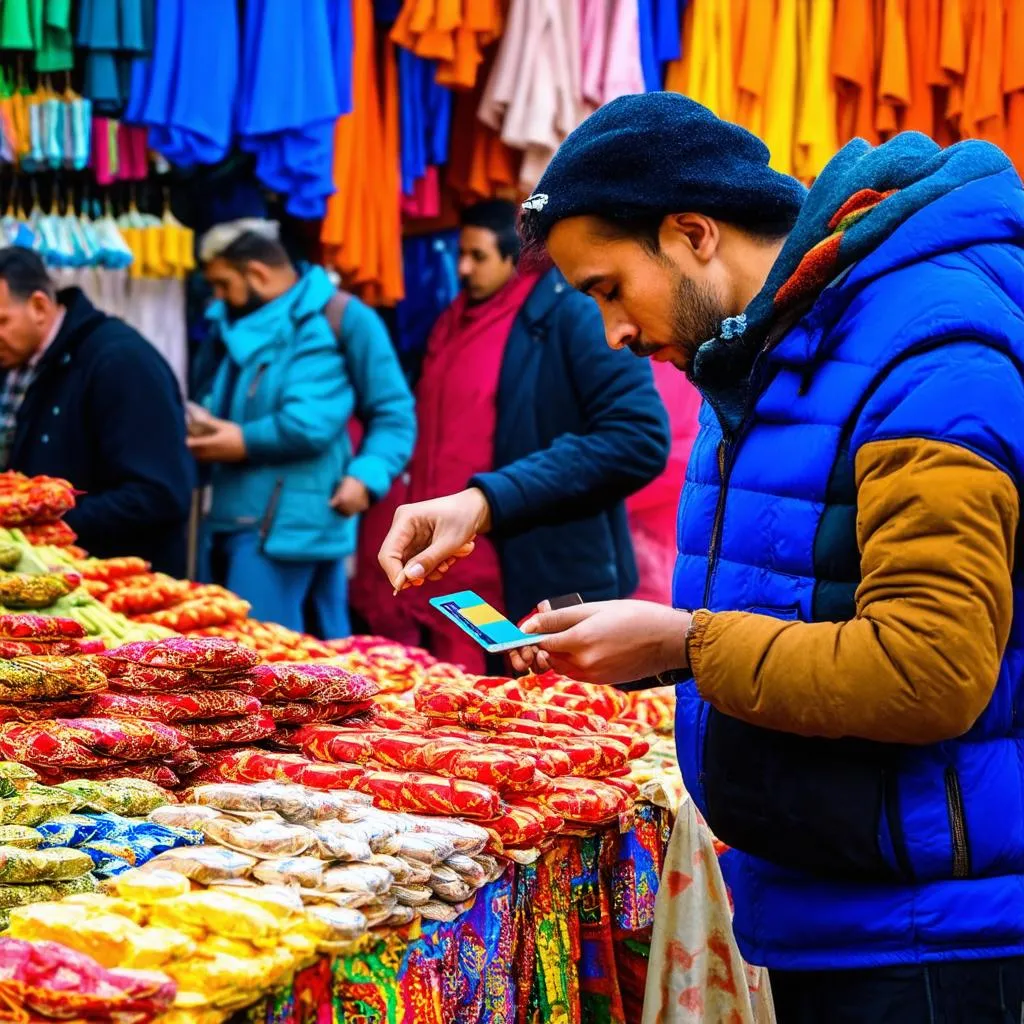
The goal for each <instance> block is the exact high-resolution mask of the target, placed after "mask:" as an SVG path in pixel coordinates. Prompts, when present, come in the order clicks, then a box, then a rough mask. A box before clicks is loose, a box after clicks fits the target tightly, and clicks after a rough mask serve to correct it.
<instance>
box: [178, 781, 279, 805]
mask: <svg viewBox="0 0 1024 1024" xmlns="http://www.w3.org/2000/svg"><path fill="white" fill-rule="evenodd" d="M192 800H193V801H194V802H195V803H197V804H202V805H204V806H209V807H216V808H217V809H218V810H221V811H262V810H263V801H262V800H261V799H260V794H259V791H258V790H257V789H256V787H255V786H245V785H239V784H235V783H223V784H220V785H211V786H196V787H195V789H193V790H192Z"/></svg>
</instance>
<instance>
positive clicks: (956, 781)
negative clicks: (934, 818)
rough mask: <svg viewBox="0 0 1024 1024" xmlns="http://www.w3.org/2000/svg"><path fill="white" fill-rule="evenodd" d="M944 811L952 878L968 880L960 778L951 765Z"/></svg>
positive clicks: (968, 861)
mask: <svg viewBox="0 0 1024 1024" xmlns="http://www.w3.org/2000/svg"><path fill="white" fill-rule="evenodd" d="M946 809H947V810H948V812H949V830H950V833H951V835H952V839H953V877H954V878H970V877H971V852H970V849H969V848H968V845H967V821H966V819H965V818H964V797H963V793H962V792H961V790H960V776H959V775H957V772H956V769H955V768H954V767H953V766H952V765H950V767H948V768H947V769H946Z"/></svg>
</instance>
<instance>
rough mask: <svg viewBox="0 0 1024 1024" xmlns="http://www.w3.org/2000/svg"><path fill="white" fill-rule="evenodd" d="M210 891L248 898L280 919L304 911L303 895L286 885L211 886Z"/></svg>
mask: <svg viewBox="0 0 1024 1024" xmlns="http://www.w3.org/2000/svg"><path fill="white" fill-rule="evenodd" d="M208 891H209V892H223V893H226V894H227V895H228V896H230V897H232V898H233V899H242V900H247V901H248V902H250V903H253V904H255V905H256V906H257V907H261V908H262V909H263V910H265V911H267V913H268V914H273V915H274V917H276V918H277V919H278V920H279V921H287V920H288V919H289V918H291V917H293V916H294V915H296V914H301V913H302V897H301V896H300V895H299V892H298V890H297V889H293V888H290V887H289V886H286V885H253V886H248V885H246V886H241V885H239V886H234V885H233V886H218V885H215V886H211V887H210V889H209V890H208Z"/></svg>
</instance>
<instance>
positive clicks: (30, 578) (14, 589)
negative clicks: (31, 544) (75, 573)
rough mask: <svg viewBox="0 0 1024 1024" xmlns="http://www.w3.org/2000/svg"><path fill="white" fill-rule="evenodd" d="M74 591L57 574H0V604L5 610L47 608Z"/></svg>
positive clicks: (69, 583) (64, 577) (64, 579)
mask: <svg viewBox="0 0 1024 1024" xmlns="http://www.w3.org/2000/svg"><path fill="white" fill-rule="evenodd" d="M74 589H75V588H74V587H73V586H72V585H71V582H70V581H69V580H68V578H67V577H66V576H61V575H58V574H57V573H41V574H39V575H35V574H33V573H23V572H18V573H14V572H4V573H0V604H2V605H4V607H6V608H49V607H50V605H52V604H53V603H54V602H55V601H58V600H59V599H60V598H62V597H64V596H66V595H67V594H70V593H71V591H72V590H74Z"/></svg>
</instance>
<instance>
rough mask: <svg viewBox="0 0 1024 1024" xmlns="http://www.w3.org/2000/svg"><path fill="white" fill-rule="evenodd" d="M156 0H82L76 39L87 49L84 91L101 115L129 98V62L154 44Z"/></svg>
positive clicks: (116, 109) (111, 112)
mask: <svg viewBox="0 0 1024 1024" xmlns="http://www.w3.org/2000/svg"><path fill="white" fill-rule="evenodd" d="M154 3H155V0H82V4H81V7H80V8H79V14H78V31H77V33H76V36H75V41H76V43H77V45H78V46H80V47H81V48H82V49H84V50H85V51H86V55H85V74H84V87H83V92H84V94H85V95H86V96H88V97H89V99H91V100H92V102H93V104H94V105H95V106H96V108H97V111H98V112H99V113H102V114H107V115H113V116H117V115H119V114H120V112H121V111H122V109H123V108H124V105H125V102H126V101H127V99H128V95H129V89H130V85H131V81H132V64H133V63H134V61H135V59H136V58H137V57H139V56H141V55H142V54H145V53H148V52H149V50H150V49H151V48H152V45H153V35H154Z"/></svg>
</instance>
